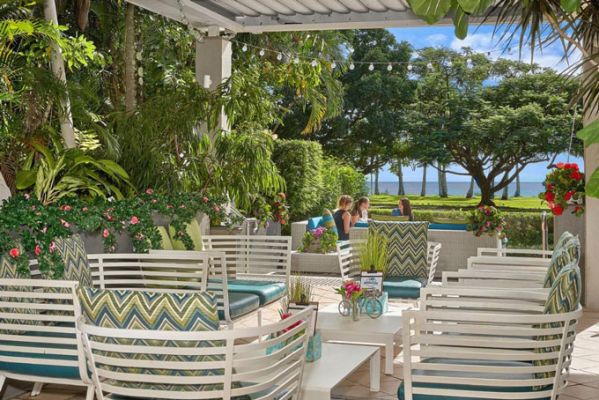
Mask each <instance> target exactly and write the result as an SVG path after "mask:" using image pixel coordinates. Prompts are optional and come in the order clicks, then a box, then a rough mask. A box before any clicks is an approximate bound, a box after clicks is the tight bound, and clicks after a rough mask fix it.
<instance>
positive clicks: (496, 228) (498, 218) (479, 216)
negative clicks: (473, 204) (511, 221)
mask: <svg viewBox="0 0 599 400" xmlns="http://www.w3.org/2000/svg"><path fill="white" fill-rule="evenodd" d="M505 228H506V222H505V218H504V217H503V215H502V214H501V212H500V211H499V210H498V209H497V208H495V207H493V206H485V205H482V204H481V205H480V206H478V207H477V208H476V209H474V210H472V212H471V213H470V215H469V216H468V230H469V231H472V232H474V236H482V235H483V234H487V235H489V236H494V235H497V238H498V239H505V237H506V234H505Z"/></svg>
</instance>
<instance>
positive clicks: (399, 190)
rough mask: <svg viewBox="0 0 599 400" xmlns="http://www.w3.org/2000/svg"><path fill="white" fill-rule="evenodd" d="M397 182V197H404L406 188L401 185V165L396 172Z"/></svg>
mask: <svg viewBox="0 0 599 400" xmlns="http://www.w3.org/2000/svg"><path fill="white" fill-rule="evenodd" d="M397 180H398V184H399V185H398V188H397V195H398V196H405V195H406V188H405V187H404V184H403V171H402V169H401V165H400V166H399V169H398V170H397Z"/></svg>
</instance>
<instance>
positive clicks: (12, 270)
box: [0, 246, 41, 335]
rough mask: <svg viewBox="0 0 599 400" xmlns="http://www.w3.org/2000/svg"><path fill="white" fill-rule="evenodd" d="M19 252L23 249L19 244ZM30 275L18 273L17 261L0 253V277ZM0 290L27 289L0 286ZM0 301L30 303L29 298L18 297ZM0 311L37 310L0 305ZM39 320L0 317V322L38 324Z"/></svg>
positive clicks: (8, 277)
mask: <svg viewBox="0 0 599 400" xmlns="http://www.w3.org/2000/svg"><path fill="white" fill-rule="evenodd" d="M18 248H19V252H22V251H23V250H22V249H21V247H20V246H19V247H18ZM29 278H31V276H30V275H29V274H27V275H24V274H21V273H19V270H18V266H17V263H16V262H15V260H14V259H13V258H12V257H11V256H10V255H8V254H2V255H0V279H29ZM0 291H11V292H24V291H27V289H25V288H23V287H20V286H0ZM1 300H2V301H5V302H10V303H27V304H30V303H31V302H32V301H31V299H22V298H19V297H7V298H2V299H1ZM0 313H10V314H37V310H36V309H33V308H30V307H26V308H19V307H0ZM40 323H41V321H32V320H27V319H4V318H0V324H19V325H38V324H40ZM0 333H2V334H8V335H21V334H23V333H25V331H21V330H12V329H1V330H0Z"/></svg>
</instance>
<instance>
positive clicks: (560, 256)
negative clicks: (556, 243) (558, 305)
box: [543, 247, 576, 288]
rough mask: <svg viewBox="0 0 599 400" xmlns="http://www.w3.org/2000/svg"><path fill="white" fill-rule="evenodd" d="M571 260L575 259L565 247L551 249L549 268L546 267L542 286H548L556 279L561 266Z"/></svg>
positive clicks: (569, 262) (571, 261)
mask: <svg viewBox="0 0 599 400" xmlns="http://www.w3.org/2000/svg"><path fill="white" fill-rule="evenodd" d="M573 262H576V259H575V258H573V254H572V252H571V251H568V250H567V249H566V248H563V247H562V248H559V249H555V250H553V254H552V255H551V261H550V262H549V268H547V274H546V275H545V281H544V283H543V287H545V288H550V287H551V286H552V285H553V283H554V282H555V280H556V279H557V276H558V275H559V273H560V271H561V270H562V268H564V267H565V266H566V265H569V264H571V263H573Z"/></svg>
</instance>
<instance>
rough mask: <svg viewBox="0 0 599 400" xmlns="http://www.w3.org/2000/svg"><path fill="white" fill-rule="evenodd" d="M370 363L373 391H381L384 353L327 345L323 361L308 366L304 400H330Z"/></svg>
mask: <svg viewBox="0 0 599 400" xmlns="http://www.w3.org/2000/svg"><path fill="white" fill-rule="evenodd" d="M369 360H370V391H371V392H378V391H379V390H380V388H381V352H380V350H379V348H378V347H375V346H356V345H351V344H339V343H323V344H322V357H321V358H320V359H319V360H317V361H315V362H312V363H306V364H305V367H304V376H303V379H302V389H301V399H303V400H330V399H331V391H332V390H333V388H334V387H335V386H337V385H338V384H339V383H341V381H342V380H344V379H345V378H347V377H348V376H349V375H350V374H351V373H352V372H354V371H355V370H356V369H358V368H359V367H360V365H362V364H364V363H365V362H366V361H369Z"/></svg>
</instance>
